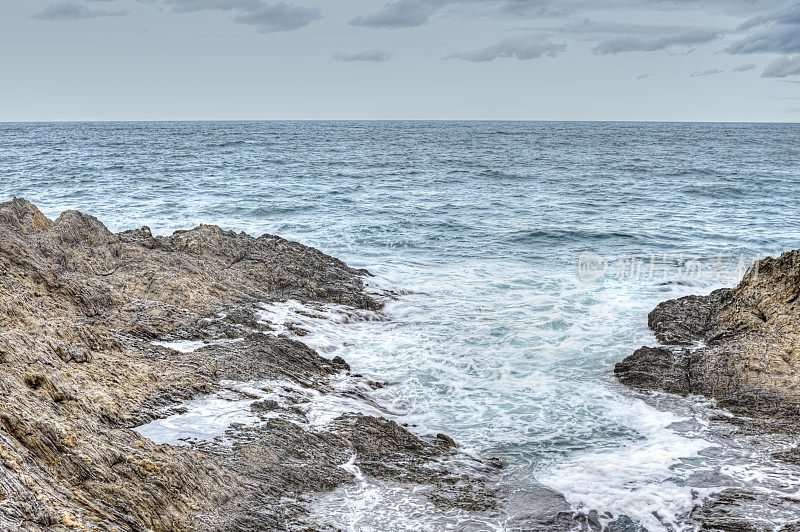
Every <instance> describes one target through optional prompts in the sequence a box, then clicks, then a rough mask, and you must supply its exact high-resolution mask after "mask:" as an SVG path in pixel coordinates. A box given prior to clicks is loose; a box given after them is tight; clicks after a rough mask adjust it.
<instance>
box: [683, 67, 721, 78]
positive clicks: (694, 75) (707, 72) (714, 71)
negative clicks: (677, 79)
mask: <svg viewBox="0 0 800 532" xmlns="http://www.w3.org/2000/svg"><path fill="white" fill-rule="evenodd" d="M722 72H723V71H722V70H720V69H718V68H710V69H708V70H698V71H696V72H692V73H691V74H689V77H692V78H699V77H701V76H713V75H714V74H722Z"/></svg>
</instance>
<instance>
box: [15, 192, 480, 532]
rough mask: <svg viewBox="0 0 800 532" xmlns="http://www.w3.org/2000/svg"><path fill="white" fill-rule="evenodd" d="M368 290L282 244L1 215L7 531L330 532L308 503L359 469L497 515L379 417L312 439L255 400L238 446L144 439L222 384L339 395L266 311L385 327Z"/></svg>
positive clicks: (87, 219) (295, 422)
mask: <svg viewBox="0 0 800 532" xmlns="http://www.w3.org/2000/svg"><path fill="white" fill-rule="evenodd" d="M366 275H369V274H368V272H366V271H364V270H355V269H352V268H350V267H348V266H347V265H346V264H344V263H343V262H341V261H339V260H337V259H335V258H333V257H330V256H328V255H325V254H323V253H321V252H319V251H317V250H315V249H312V248H309V247H306V246H303V245H301V244H298V243H295V242H289V241H286V240H284V239H282V238H279V237H275V236H270V235H264V236H261V237H258V238H254V237H251V236H248V235H246V234H244V233H235V232H232V231H224V230H222V229H220V228H219V227H215V226H207V225H201V226H199V227H197V228H195V229H192V230H189V231H178V232H176V233H174V234H173V235H171V236H153V235H152V234H151V232H150V230H149V229H148V228H146V227H144V228H141V229H138V230H134V231H125V232H122V233H118V234H114V233H112V232H110V231H109V230H108V229H106V227H105V226H104V225H103V224H102V223H101V222H100V221H98V220H97V219H96V218H94V217H92V216H89V215H85V214H82V213H79V212H76V211H67V212H65V213H63V214H62V215H61V216H59V217H58V218H57V219H56V220H52V221H51V220H49V219H47V218H46V217H45V216H44V215H42V213H41V212H39V210H38V209H36V207H35V206H33V205H32V204H30V203H29V202H27V201H25V200H23V199H15V200H13V201H10V202H7V203H3V204H0V276H1V277H0V326H1V327H2V329H0V331H1V332H2V334H0V529H2V530H16V529H25V530H40V529H41V530H43V529H55V530H68V529H81V530H125V531H146V530H148V531H149V530H156V531H162V530H163V531H167V530H169V531H173V530H254V531H255V530H258V531H262V530H271V529H286V528H295V527H301V526H305V527H309V528H322V527H323V526H324V523H308V522H307V521H306V517H305V516H304V513H305V506H304V502H303V497H304V495H303V494H306V493H313V492H318V491H323V490H330V489H333V488H334V487H336V486H338V485H340V484H342V483H345V482H349V481H350V480H351V479H352V475H351V474H350V473H349V472H348V471H346V470H345V469H343V468H342V467H341V465H342V464H344V463H346V462H348V461H349V460H351V459H352V457H353V455H355V457H356V458H355V461H354V463H355V464H356V465H358V466H359V467H361V468H362V470H363V471H365V472H366V473H368V474H374V475H378V476H384V477H388V478H392V479H394V480H397V481H402V482H414V483H422V484H427V485H430V486H449V487H451V488H452V489H451V493H452V496H451V497H450V498H449V499H448V498H447V497H445V499H447V501H449V502H447V501H446V502H444V503H443V502H441V501H440V500H439V499H436V500H435V502H436V503H437V504H450V506H451V507H454V506H455V507H460V508H464V507H469V508H479V509H482V508H489V507H492V506H493V505H494V493H493V492H492V491H491V490H489V489H488V488H486V487H485V485H484V484H483V482H481V481H479V480H476V479H473V478H467V479H466V480H463V479H462V482H458V483H457V482H455V481H453V482H451V480H450V479H451V478H452V474H451V473H448V472H447V471H445V470H444V469H442V466H441V462H442V459H443V458H446V457H447V456H449V455H451V454H452V453H454V452H455V451H454V450H453V448H452V445H450V442H449V441H448V440H449V439H447V438H445V439H443V438H441V437H440V438H437V437H430V438H428V439H427V440H426V439H425V438H420V437H418V436H414V435H412V434H411V433H409V432H408V431H407V430H406V429H404V428H402V427H400V426H399V425H397V424H396V423H394V422H391V421H388V420H385V419H381V418H377V417H372V416H363V415H356V414H345V415H343V416H341V417H339V418H338V419H336V420H335V421H334V422H332V423H330V424H329V426H322V427H312V426H308V425H304V424H303V423H302V419H301V417H302V409H301V410H300V411H299V412H300V413H299V414H298V413H296V412H295V411H294V410H293V408H295V409H297V408H298V406H297V405H295V406H294V407H290V406H287V405H280V404H278V402H277V401H275V400H264V401H260V402H257V401H255V400H253V405H252V410H251V412H252V413H253V415H259V416H263V422H261V423H259V424H256V425H254V426H247V427H245V426H242V427H238V428H237V427H231V428H230V429H229V430H228V433H227V437H228V438H229V439H230V444H229V445H217V444H213V443H212V444H206V445H200V444H197V445H188V446H182V447H175V446H170V445H157V444H155V443H153V442H152V441H150V440H148V439H146V438H144V437H143V436H141V435H140V434H139V433H137V432H135V431H134V430H131V429H132V428H133V427H137V426H139V425H142V424H144V423H147V422H150V421H152V420H154V419H156V418H158V417H162V416H164V415H165V412H168V411H169V409H170V408H172V409H175V407H176V406H178V405H180V403H181V402H183V401H185V400H188V399H192V398H196V397H198V396H201V395H203V394H208V393H212V392H215V391H219V390H220V381H224V380H233V381H255V380H275V381H282V382H288V383H291V384H292V386H295V387H298V388H299V389H301V390H312V391H313V392H314V393H316V394H330V393H333V391H334V390H333V386H332V382H331V378H332V377H334V376H336V375H339V374H341V373H342V372H343V371H347V370H348V369H349V367H348V366H347V363H346V362H345V361H344V360H342V359H339V358H337V359H334V360H327V359H325V358H323V357H321V356H320V355H319V354H317V353H316V352H315V351H314V350H312V349H310V348H309V347H307V346H306V345H304V344H302V343H300V342H298V341H296V340H292V339H289V338H284V337H279V336H274V335H272V334H265V333H267V332H269V330H270V326H269V325H268V324H265V323H262V322H260V321H259V319H258V311H257V309H258V306H257V305H258V304H259V303H262V302H273V301H283V300H286V299H290V298H291V299H297V300H299V301H301V302H306V303H325V304H339V305H346V306H349V307H354V308H357V309H365V310H371V311H379V310H380V309H381V306H382V304H381V301H380V300H379V299H377V298H376V297H375V296H373V295H370V294H368V293H366V292H365V290H364V283H363V277H364V276H366ZM156 339H161V340H170V341H178V340H192V341H193V344H197V349H194V350H192V349H186V350H176V349H171V348H169V347H163V346H159V345H154V344H153V343H151V342H152V341H153V340H156ZM202 341H205V342H202ZM298 401H299V400H298ZM476 493H477V494H479V495H478V496H472V495H469V494H476ZM470 497H471V498H470Z"/></svg>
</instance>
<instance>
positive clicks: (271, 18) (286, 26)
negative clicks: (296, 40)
mask: <svg viewBox="0 0 800 532" xmlns="http://www.w3.org/2000/svg"><path fill="white" fill-rule="evenodd" d="M321 18H322V10H321V9H320V8H318V7H305V6H292V5H289V4H284V3H283V2H281V3H280V4H275V5H263V6H261V7H259V8H258V9H256V10H252V11H248V12H247V13H243V14H241V15H237V16H235V17H233V22H235V23H237V24H248V25H251V26H255V27H256V28H258V31H259V32H260V33H274V32H278V31H291V30H296V29H299V28H302V27H304V26H308V25H309V24H311V23H312V22H314V21H315V20H319V19H321Z"/></svg>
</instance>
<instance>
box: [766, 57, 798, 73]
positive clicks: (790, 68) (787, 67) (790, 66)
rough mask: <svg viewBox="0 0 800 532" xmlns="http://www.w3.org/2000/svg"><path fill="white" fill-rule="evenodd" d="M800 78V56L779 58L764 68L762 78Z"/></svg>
mask: <svg viewBox="0 0 800 532" xmlns="http://www.w3.org/2000/svg"><path fill="white" fill-rule="evenodd" d="M788 76H800V55H796V56H794V57H786V56H783V57H779V58H777V59H775V60H774V61H772V62H770V63H769V64H767V66H766V67H764V72H762V73H761V77H762V78H785V77H788Z"/></svg>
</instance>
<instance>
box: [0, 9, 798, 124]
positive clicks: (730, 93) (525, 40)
mask: <svg viewBox="0 0 800 532" xmlns="http://www.w3.org/2000/svg"><path fill="white" fill-rule="evenodd" d="M295 119H297V120H315V119H333V120H336V119H399V120H403V119H461V120H658V121H778V122H797V121H798V120H800V1H798V0H793V1H782V0H771V1H764V0H394V1H390V2H385V1H384V0H286V1H285V2H283V1H273V0H67V1H57V0H55V1H54V0H2V1H0V121H50V120H54V121H55V120H58V121H61V120H69V121H71V120H295Z"/></svg>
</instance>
